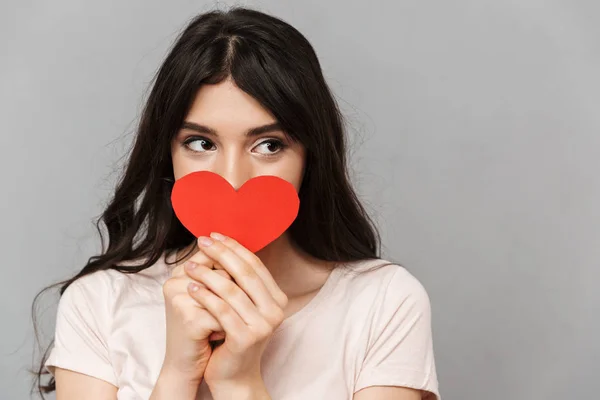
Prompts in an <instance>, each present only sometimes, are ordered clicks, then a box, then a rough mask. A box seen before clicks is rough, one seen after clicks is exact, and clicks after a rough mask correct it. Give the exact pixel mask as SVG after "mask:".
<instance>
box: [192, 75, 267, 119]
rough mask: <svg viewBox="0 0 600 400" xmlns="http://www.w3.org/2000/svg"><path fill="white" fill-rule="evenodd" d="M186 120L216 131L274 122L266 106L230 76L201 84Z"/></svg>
mask: <svg viewBox="0 0 600 400" xmlns="http://www.w3.org/2000/svg"><path fill="white" fill-rule="evenodd" d="M185 119H186V121H190V122H195V123H198V124H202V125H207V126H210V127H212V128H215V129H217V130H222V129H226V130H228V129H233V130H236V129H247V128H248V127H252V126H257V125H262V124H267V123H271V122H274V121H275V117H274V116H273V115H272V114H271V113H270V112H269V111H268V110H267V109H266V108H264V107H263V106H262V105H261V104H260V103H259V102H258V101H257V100H256V99H254V98H253V97H252V96H250V95H249V94H248V93H246V92H244V91H242V90H241V89H240V88H238V87H237V86H236V85H235V83H234V82H233V81H231V80H230V79H226V80H224V81H222V82H220V83H218V84H210V85H202V87H200V89H199V90H198V92H197V93H196V96H195V98H194V101H193V103H192V106H191V108H190V111H189V113H188V115H187V116H186V118H185Z"/></svg>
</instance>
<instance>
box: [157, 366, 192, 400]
mask: <svg viewBox="0 0 600 400" xmlns="http://www.w3.org/2000/svg"><path fill="white" fill-rule="evenodd" d="M199 385H200V382H198V381H195V380H190V379H187V378H185V377H183V376H181V375H180V374H175V373H173V372H170V371H165V370H163V371H161V372H160V375H159V376H158V379H157V381H156V385H155V386H154V389H153V390H152V394H151V395H150V399H149V400H195V399H196V395H197V393H198V386H199Z"/></svg>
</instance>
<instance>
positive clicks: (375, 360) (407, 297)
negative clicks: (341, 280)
mask: <svg viewBox="0 0 600 400" xmlns="http://www.w3.org/2000/svg"><path fill="white" fill-rule="evenodd" d="M388 283H389V284H388V285H387V288H386V289H385V291H384V292H382V295H381V296H379V297H378V300H381V303H379V305H378V307H377V308H376V313H375V315H374V318H373V319H372V324H371V326H368V327H367V329H368V330H369V332H368V341H369V343H368V345H367V352H366V356H365V358H364V361H363V363H362V368H361V370H360V372H359V374H358V377H357V380H356V384H355V388H354V391H355V392H358V391H359V390H361V389H363V388H366V387H368V386H402V387H409V388H413V389H419V390H422V391H423V392H422V393H423V397H422V398H423V399H428V400H434V399H437V400H440V399H441V398H440V395H439V391H438V382H437V375H436V370H435V361H434V355H433V341H432V330H431V305H430V301H429V297H428V295H427V292H426V291H425V288H424V287H423V286H422V285H421V283H420V282H419V281H418V280H417V279H416V278H415V277H413V276H412V275H411V274H410V273H409V272H408V271H407V270H405V269H404V268H402V267H398V268H397V270H396V271H395V272H394V273H393V275H392V276H391V278H390V280H389V282H388Z"/></svg>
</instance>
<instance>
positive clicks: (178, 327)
mask: <svg viewBox="0 0 600 400" xmlns="http://www.w3.org/2000/svg"><path fill="white" fill-rule="evenodd" d="M186 262H195V263H196V264H200V265H205V266H208V267H209V268H211V267H212V266H213V261H212V260H210V259H209V258H208V257H207V256H206V255H205V254H204V253H203V252H202V251H197V252H196V253H195V254H194V255H193V256H191V257H190V259H189V260H188V261H186ZM184 265H185V263H182V264H180V265H178V266H176V267H175V268H174V269H173V272H172V274H171V277H170V278H169V279H168V280H167V281H166V282H165V283H164V285H163V294H164V298H165V309H166V325H167V335H166V336H167V337H166V339H167V343H166V350H165V359H164V362H163V367H162V368H163V369H162V371H161V373H163V372H165V373H169V372H174V373H175V374H177V375H179V376H180V377H184V378H185V379H186V380H189V381H190V382H197V383H198V384H199V383H200V382H201V380H202V377H203V375H204V370H205V369H206V365H207V364H208V360H209V358H210V356H211V354H212V347H211V346H210V343H209V341H214V340H219V339H223V338H224V337H225V336H224V331H223V328H222V327H221V324H219V322H218V321H217V320H216V319H215V318H214V317H213V316H212V315H211V314H210V313H209V312H208V310H206V308H204V307H203V306H202V305H200V303H198V302H197V301H196V300H194V299H193V298H192V297H191V296H190V294H189V292H188V285H189V284H190V283H191V282H195V283H196V284H198V285H200V286H201V287H206V286H204V285H202V283H200V282H197V281H194V280H193V279H191V278H190V277H189V276H188V275H187V274H186V273H185V271H184V269H183V267H184ZM216 269H217V271H216V272H217V273H219V274H221V275H223V276H224V277H226V278H228V279H231V276H230V275H229V274H228V273H227V272H226V271H225V270H224V269H222V268H220V267H219V266H218V265H217V266H216Z"/></svg>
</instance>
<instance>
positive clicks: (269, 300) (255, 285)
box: [198, 237, 281, 322]
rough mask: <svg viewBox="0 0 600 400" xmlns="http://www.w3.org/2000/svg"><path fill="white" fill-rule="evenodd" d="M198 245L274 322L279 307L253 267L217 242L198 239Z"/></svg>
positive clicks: (279, 310)
mask: <svg viewBox="0 0 600 400" xmlns="http://www.w3.org/2000/svg"><path fill="white" fill-rule="evenodd" d="M198 245H199V247H200V249H201V250H202V251H203V252H205V253H206V254H207V255H208V256H209V257H211V258H212V259H214V260H216V261H217V262H219V263H220V264H221V265H222V266H223V267H224V268H225V269H226V270H227V272H229V274H230V275H231V276H232V277H233V279H234V280H235V282H236V284H237V285H238V286H239V287H241V288H242V290H243V291H244V292H245V293H246V294H247V295H248V296H249V297H250V299H252V301H253V302H254V304H256V307H257V308H258V310H259V312H260V313H261V314H262V315H263V316H264V317H265V318H267V319H268V320H271V319H273V322H274V320H275V317H277V316H278V315H279V313H280V312H281V307H280V306H279V304H278V303H277V301H275V299H274V297H273V296H272V295H271V293H270V292H269V290H268V289H267V288H266V286H265V284H264V283H263V280H262V279H261V278H260V277H259V276H258V274H257V272H256V271H255V270H254V267H253V266H251V265H249V264H248V263H247V262H246V261H244V260H243V259H242V258H241V257H240V256H239V255H237V254H236V253H235V252H234V251H233V250H231V249H230V248H229V247H227V246H225V245H224V244H223V242H221V241H219V240H212V239H211V238H207V237H200V238H199V239H198ZM211 289H212V288H211ZM215 293H216V292H215Z"/></svg>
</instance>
